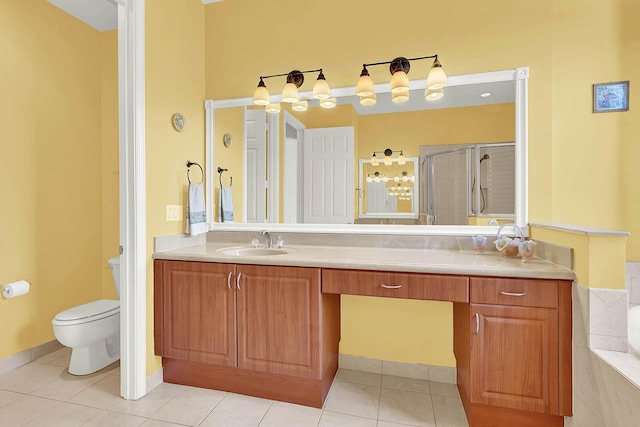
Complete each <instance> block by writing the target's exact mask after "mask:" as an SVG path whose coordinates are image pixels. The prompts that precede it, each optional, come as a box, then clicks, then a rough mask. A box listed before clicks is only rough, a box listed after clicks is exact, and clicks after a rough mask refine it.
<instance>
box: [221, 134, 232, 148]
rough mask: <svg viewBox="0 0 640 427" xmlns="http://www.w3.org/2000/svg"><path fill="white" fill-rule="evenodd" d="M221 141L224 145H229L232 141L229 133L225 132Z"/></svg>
mask: <svg viewBox="0 0 640 427" xmlns="http://www.w3.org/2000/svg"><path fill="white" fill-rule="evenodd" d="M222 142H223V143H224V146H225V147H227V148H229V147H231V142H232V138H231V134H230V133H225V134H224V136H223V137H222Z"/></svg>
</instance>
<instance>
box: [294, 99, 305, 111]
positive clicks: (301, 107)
mask: <svg viewBox="0 0 640 427" xmlns="http://www.w3.org/2000/svg"><path fill="white" fill-rule="evenodd" d="M307 108H308V105H307V101H296V102H294V103H293V105H292V106H291V109H292V110H294V111H307Z"/></svg>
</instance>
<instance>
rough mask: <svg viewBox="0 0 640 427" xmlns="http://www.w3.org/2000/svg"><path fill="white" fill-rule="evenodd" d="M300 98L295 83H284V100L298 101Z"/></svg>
mask: <svg viewBox="0 0 640 427" xmlns="http://www.w3.org/2000/svg"><path fill="white" fill-rule="evenodd" d="M298 99H300V95H298V88H297V87H296V85H295V84H293V83H287V84H286V85H284V89H282V100H283V101H284V102H296V101H297V100H298Z"/></svg>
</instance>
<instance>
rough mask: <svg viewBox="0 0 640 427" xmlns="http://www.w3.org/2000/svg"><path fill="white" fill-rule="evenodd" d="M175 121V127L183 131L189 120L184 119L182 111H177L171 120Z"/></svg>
mask: <svg viewBox="0 0 640 427" xmlns="http://www.w3.org/2000/svg"><path fill="white" fill-rule="evenodd" d="M171 121H172V122H173V127H174V128H175V129H176V130H177V131H178V132H182V131H183V130H184V128H185V126H186V125H187V122H186V121H185V119H184V116H183V115H182V114H180V113H175V114H174V115H173V118H172V120H171Z"/></svg>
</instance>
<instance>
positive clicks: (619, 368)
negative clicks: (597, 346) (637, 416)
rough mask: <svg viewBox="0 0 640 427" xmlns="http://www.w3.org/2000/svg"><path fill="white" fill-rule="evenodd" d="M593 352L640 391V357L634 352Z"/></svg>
mask: <svg viewBox="0 0 640 427" xmlns="http://www.w3.org/2000/svg"><path fill="white" fill-rule="evenodd" d="M591 351H592V352H593V353H594V354H595V355H596V356H598V357H599V358H600V359H601V360H602V361H603V362H604V363H606V364H607V365H609V366H611V367H612V368H613V369H614V370H615V371H616V372H618V373H619V374H620V375H622V376H623V377H624V378H625V379H627V380H628V381H629V382H630V383H631V384H633V385H634V386H635V387H636V388H637V389H638V390H639V391H640V355H638V354H637V353H636V352H634V351H633V350H630V351H629V352H628V353H624V352H620V351H611V350H594V349H592V350H591Z"/></svg>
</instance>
